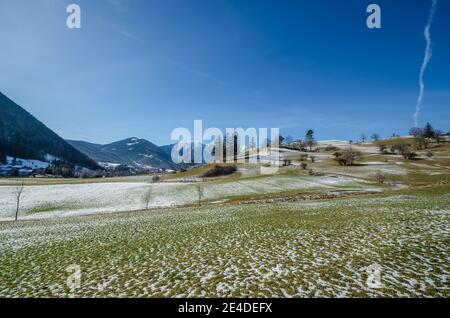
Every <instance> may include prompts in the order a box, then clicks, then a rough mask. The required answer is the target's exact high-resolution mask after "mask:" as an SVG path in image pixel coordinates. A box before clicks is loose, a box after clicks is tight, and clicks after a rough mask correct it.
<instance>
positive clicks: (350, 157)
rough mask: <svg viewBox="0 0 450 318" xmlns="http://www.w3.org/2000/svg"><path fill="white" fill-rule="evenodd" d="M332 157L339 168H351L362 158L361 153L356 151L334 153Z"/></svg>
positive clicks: (348, 150)
mask: <svg viewBox="0 0 450 318" xmlns="http://www.w3.org/2000/svg"><path fill="white" fill-rule="evenodd" d="M334 157H335V160H336V161H337V162H338V163H339V165H341V166H353V164H354V162H355V160H359V159H361V158H362V153H361V151H358V150H353V149H347V150H344V151H336V152H335V153H334Z"/></svg>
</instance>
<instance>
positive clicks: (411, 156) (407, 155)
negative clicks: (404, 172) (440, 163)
mask: <svg viewBox="0 0 450 318" xmlns="http://www.w3.org/2000/svg"><path fill="white" fill-rule="evenodd" d="M416 157H417V154H416V153H415V152H412V151H409V150H406V151H405V152H404V153H403V158H405V159H408V160H413V159H415V158H416Z"/></svg>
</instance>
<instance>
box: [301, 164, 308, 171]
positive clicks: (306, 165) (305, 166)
mask: <svg viewBox="0 0 450 318" xmlns="http://www.w3.org/2000/svg"><path fill="white" fill-rule="evenodd" d="M300 167H302V169H303V170H306V168H307V167H308V164H307V163H306V162H302V163H301V164H300Z"/></svg>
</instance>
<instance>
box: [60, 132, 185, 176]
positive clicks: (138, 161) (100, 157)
mask: <svg viewBox="0 0 450 318" xmlns="http://www.w3.org/2000/svg"><path fill="white" fill-rule="evenodd" d="M67 142H68V143H70V144H71V145H72V146H74V147H75V148H77V149H78V150H79V151H81V152H83V153H84V154H86V155H88V156H89V157H91V158H92V159H94V160H96V161H97V162H99V163H107V164H126V165H130V166H133V167H136V168H142V169H151V168H161V169H173V168H176V166H177V165H175V164H174V163H173V162H172V159H171V157H170V154H167V153H166V152H165V151H163V150H162V149H161V148H160V147H158V146H157V145H155V144H153V143H151V142H150V141H148V140H145V139H139V138H136V137H133V138H128V139H124V140H121V141H117V142H113V143H110V144H106V145H99V144H93V143H88V142H85V141H78V140H67Z"/></svg>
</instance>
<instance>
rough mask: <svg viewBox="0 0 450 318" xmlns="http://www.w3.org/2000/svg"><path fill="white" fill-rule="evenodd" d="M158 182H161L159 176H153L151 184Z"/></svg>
mask: <svg viewBox="0 0 450 318" xmlns="http://www.w3.org/2000/svg"><path fill="white" fill-rule="evenodd" d="M160 180H161V178H160V177H159V176H156V175H155V176H153V177H152V182H153V183H158V182H159V181H160Z"/></svg>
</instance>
